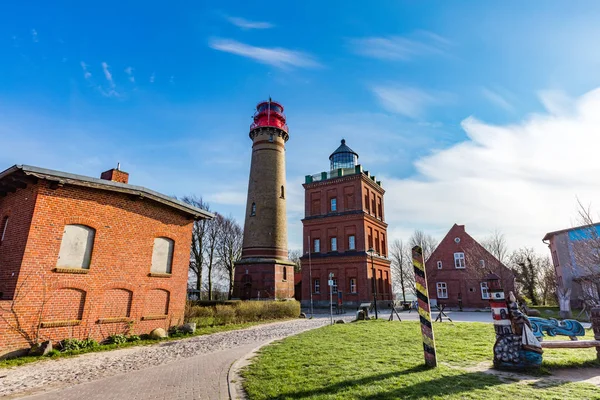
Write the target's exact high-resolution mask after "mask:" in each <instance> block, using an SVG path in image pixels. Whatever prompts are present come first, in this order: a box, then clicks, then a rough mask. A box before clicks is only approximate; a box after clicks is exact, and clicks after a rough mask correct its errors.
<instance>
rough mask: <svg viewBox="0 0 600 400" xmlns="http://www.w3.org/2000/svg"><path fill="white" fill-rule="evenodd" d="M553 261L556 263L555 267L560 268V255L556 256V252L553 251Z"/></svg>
mask: <svg viewBox="0 0 600 400" xmlns="http://www.w3.org/2000/svg"><path fill="white" fill-rule="evenodd" d="M552 261H553V262H554V266H555V267H556V268H558V267H559V265H558V254H556V250H553V251H552Z"/></svg>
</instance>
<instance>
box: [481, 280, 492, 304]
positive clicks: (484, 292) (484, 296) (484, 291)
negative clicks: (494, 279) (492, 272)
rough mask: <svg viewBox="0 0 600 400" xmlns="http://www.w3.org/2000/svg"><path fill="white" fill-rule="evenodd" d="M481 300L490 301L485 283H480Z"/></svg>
mask: <svg viewBox="0 0 600 400" xmlns="http://www.w3.org/2000/svg"><path fill="white" fill-rule="evenodd" d="M481 298H482V299H484V300H489V299H490V292H488V285H487V282H481Z"/></svg>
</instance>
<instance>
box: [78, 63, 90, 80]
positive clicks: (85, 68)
mask: <svg viewBox="0 0 600 400" xmlns="http://www.w3.org/2000/svg"><path fill="white" fill-rule="evenodd" d="M79 64H80V65H81V69H83V77H84V78H85V80H86V81H89V80H90V78H91V77H92V73H91V72H90V71H88V67H89V65H87V64H86V63H85V62H83V61H82V62H80V63H79Z"/></svg>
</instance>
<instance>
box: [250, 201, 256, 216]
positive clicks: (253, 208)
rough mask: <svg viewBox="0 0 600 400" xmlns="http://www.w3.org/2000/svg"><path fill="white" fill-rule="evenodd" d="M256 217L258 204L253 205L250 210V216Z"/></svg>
mask: <svg viewBox="0 0 600 400" xmlns="http://www.w3.org/2000/svg"><path fill="white" fill-rule="evenodd" d="M255 215H256V203H252V208H251V209H250V216H251V217H254V216H255Z"/></svg>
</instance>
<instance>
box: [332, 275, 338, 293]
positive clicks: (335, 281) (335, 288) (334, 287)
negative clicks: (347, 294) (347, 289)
mask: <svg viewBox="0 0 600 400" xmlns="http://www.w3.org/2000/svg"><path fill="white" fill-rule="evenodd" d="M332 280H333V286H332V287H331V293H333V294H336V293H337V292H338V284H337V278H333V279H332Z"/></svg>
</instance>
